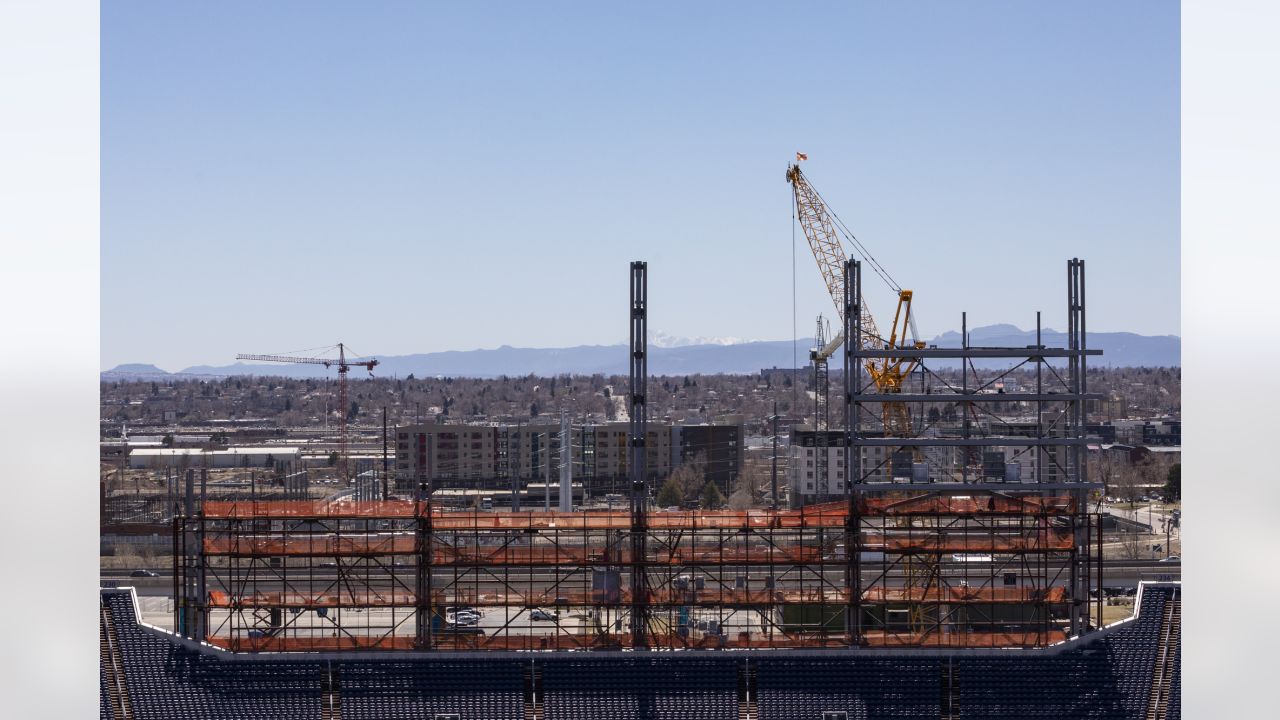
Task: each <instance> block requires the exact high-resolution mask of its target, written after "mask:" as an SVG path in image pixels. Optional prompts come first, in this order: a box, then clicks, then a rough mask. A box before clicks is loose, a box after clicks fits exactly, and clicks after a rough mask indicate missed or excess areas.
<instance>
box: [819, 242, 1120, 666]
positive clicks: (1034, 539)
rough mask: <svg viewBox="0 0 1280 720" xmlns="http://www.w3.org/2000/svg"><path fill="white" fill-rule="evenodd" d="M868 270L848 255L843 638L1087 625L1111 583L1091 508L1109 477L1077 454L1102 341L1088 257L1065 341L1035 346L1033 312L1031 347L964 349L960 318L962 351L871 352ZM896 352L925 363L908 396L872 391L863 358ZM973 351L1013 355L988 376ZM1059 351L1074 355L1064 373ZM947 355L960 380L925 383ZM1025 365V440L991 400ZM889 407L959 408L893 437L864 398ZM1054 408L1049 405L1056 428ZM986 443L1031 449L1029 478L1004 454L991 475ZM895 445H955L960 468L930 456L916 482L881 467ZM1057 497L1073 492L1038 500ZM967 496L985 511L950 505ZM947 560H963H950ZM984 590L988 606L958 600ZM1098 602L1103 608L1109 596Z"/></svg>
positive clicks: (925, 450) (1074, 274)
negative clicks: (1090, 307) (1008, 467)
mask: <svg viewBox="0 0 1280 720" xmlns="http://www.w3.org/2000/svg"><path fill="white" fill-rule="evenodd" d="M861 270H862V269H861V263H860V262H859V261H857V260H850V261H848V262H847V263H846V264H845V276H846V277H845V284H844V290H845V314H844V315H845V337H846V338H847V342H846V343H845V352H844V380H845V403H844V410H845V418H844V422H845V428H846V432H845V438H844V446H845V447H844V456H845V468H846V471H847V473H848V482H846V483H845V491H846V497H847V507H848V514H847V518H848V524H847V526H846V529H845V533H846V538H845V546H846V547H847V548H849V553H848V567H847V571H846V572H847V576H848V577H849V578H850V585H851V587H853V588H854V591H853V592H851V593H850V601H849V606H848V608H847V609H846V617H845V626H846V627H847V628H848V632H849V639H850V643H851V644H856V645H878V644H900V643H897V641H896V640H890V638H898V637H901V636H904V635H905V636H907V637H909V638H917V639H921V640H922V641H923V640H924V639H927V638H934V639H935V642H936V643H938V644H942V645H952V644H953V642H952V641H950V640H948V639H947V638H953V637H956V636H960V637H963V636H964V635H966V634H972V633H985V634H987V635H990V636H998V635H1000V634H1001V633H1012V634H1023V635H1024V636H1027V637H1034V638H1037V640H1036V641H1035V642H1034V643H1033V644H1043V643H1044V642H1048V641H1052V639H1053V638H1054V637H1056V636H1059V635H1061V634H1063V633H1065V634H1069V635H1073V636H1074V635H1079V634H1080V633H1082V632H1086V631H1088V630H1089V629H1091V627H1092V625H1091V623H1090V603H1091V602H1095V600H1094V599H1092V598H1091V594H1092V591H1093V589H1094V588H1099V587H1101V585H1102V580H1101V577H1102V554H1101V550H1100V544H1101V519H1100V515H1099V514H1097V513H1090V511H1089V500H1090V494H1091V492H1093V491H1095V490H1098V489H1101V485H1098V484H1096V483H1090V482H1089V481H1088V477H1087V471H1086V464H1085V456H1084V451H1085V449H1086V444H1087V443H1088V442H1089V441H1090V439H1089V438H1088V437H1087V436H1086V419H1087V418H1086V401H1087V400H1089V399H1097V397H1098V396H1093V395H1089V394H1088V392H1087V388H1086V383H1085V367H1086V358H1087V357H1088V356H1090V355H1099V354H1101V351H1098V350H1090V349H1088V348H1087V347H1086V335H1085V303H1084V263H1083V261H1081V260H1078V259H1072V260H1071V261H1069V262H1068V266H1067V281H1068V282H1067V287H1068V293H1067V316H1068V330H1067V338H1068V343H1067V347H1066V348H1047V347H1045V346H1044V345H1043V344H1042V343H1041V341H1040V328H1039V317H1038V316H1037V329H1036V335H1037V342H1036V344H1035V345H1034V346H1028V347H1023V348H994V347H984V348H975V347H970V345H969V342H968V333H967V328H965V332H964V333H963V338H964V339H963V343H962V346H961V347H960V348H944V349H939V348H913V349H893V350H889V349H883V346H882V347H881V349H877V347H876V345H875V343H864V342H863V340H864V338H865V330H864V328H863V326H862V321H861V318H862V314H863V313H862V308H861V307H860V305H861V297H862V272H861ZM900 358H908V359H911V360H913V361H915V362H917V363H918V370H919V373H918V375H917V376H913V382H912V383H909V384H908V386H907V387H905V388H903V391H902V392H900V393H892V394H884V393H881V392H878V391H877V390H876V388H875V386H874V384H873V383H871V382H869V381H868V378H867V374H866V372H865V368H864V366H865V365H866V364H867V363H868V362H869V361H870V362H875V361H879V362H884V361H888V360H893V359H900ZM979 358H981V359H1003V360H1007V361H1009V362H1010V364H1012V365H1013V368H1010V369H1005V370H996V371H991V372H990V373H989V375H990V377H983V373H982V372H980V371H979V369H978V366H977V364H975V363H974V360H975V359H979ZM1050 358H1053V359H1062V360H1065V363H1066V368H1065V370H1066V372H1065V377H1064V375H1063V374H1062V373H1060V372H1059V371H1058V369H1057V368H1055V367H1054V366H1053V365H1051V364H1050V363H1049V359H1050ZM954 360H959V361H960V366H961V382H960V386H959V387H956V386H955V385H954V383H951V382H946V381H945V380H944V381H942V383H941V384H942V388H941V389H940V391H939V390H938V389H935V388H934V387H932V385H931V384H930V382H929V381H930V379H931V378H934V379H937V378H938V376H937V375H936V374H935V373H933V372H931V363H933V362H935V361H954ZM1028 364H1030V365H1033V366H1034V369H1035V376H1036V390H1035V392H1034V393H1020V394H1019V395H1018V398H1019V399H1018V400H1017V402H1019V403H1026V404H1030V405H1034V410H1035V413H1036V416H1035V423H1034V431H1033V432H1031V433H1030V435H1029V436H1028V435H1026V434H1021V435H1018V434H1015V432H1012V431H1009V425H1010V424H1009V423H1008V422H1007V421H1006V420H1003V419H1002V418H1000V417H999V416H997V415H996V414H995V413H992V412H991V411H990V410H989V408H990V407H991V404H992V403H999V402H1008V401H1009V400H1008V399H1007V398H1006V396H1005V395H1004V394H1003V393H996V392H994V391H993V390H992V389H991V387H992V385H993V384H994V383H995V382H997V381H999V379H1000V378H1002V377H1004V376H1006V375H1008V374H1009V373H1011V372H1012V371H1013V369H1016V368H1020V367H1023V366H1026V365H1028ZM1046 377H1048V378H1049V379H1050V383H1049V386H1048V387H1046ZM971 381H972V382H971ZM888 402H893V403H899V404H902V405H903V406H905V407H908V408H915V409H917V410H918V411H919V414H920V417H922V418H923V417H924V416H925V409H926V408H929V407H932V408H940V407H950V408H953V409H958V410H959V412H960V418H961V419H960V420H959V422H956V423H952V426H951V427H939V426H937V424H933V425H930V424H922V426H920V427H918V429H915V430H913V431H912V433H911V437H895V436H894V435H893V433H892V432H891V429H890V428H886V427H885V426H884V424H883V421H881V422H879V423H878V424H877V422H876V419H877V418H881V417H882V414H881V413H879V412H875V411H874V410H871V409H868V406H873V407H874V406H878V405H882V404H884V403H888ZM1046 411H1049V412H1050V413H1051V414H1052V415H1053V416H1054V419H1053V420H1052V421H1051V422H1049V423H1047V424H1046V423H1045V417H1046ZM1002 425H1003V426H1004V427H1003V428H1002V427H1001V426H1002ZM1002 430H1004V432H1002ZM1095 442H1096V440H1095ZM989 447H997V448H1000V447H1021V448H1024V449H1023V450H1020V451H1019V453H1018V455H1019V456H1022V455H1025V454H1030V455H1031V457H1032V458H1033V460H1034V463H1033V466H1032V467H1033V468H1034V475H1033V476H1032V478H1029V479H1026V480H1024V479H1023V478H1022V477H1021V475H1020V473H1017V476H1016V477H1010V476H1007V475H1005V474H1004V472H1003V471H1004V462H1003V460H1002V461H1001V462H1000V468H1001V476H1000V477H995V478H990V477H988V473H987V472H984V471H983V469H982V467H981V466H980V465H978V463H977V461H976V453H977V452H978V451H979V450H980V449H981V448H989ZM873 448H877V449H881V450H883V451H884V459H882V460H881V461H880V462H879V463H878V464H875V465H874V466H871V467H868V466H869V465H871V463H870V462H869V460H868V456H869V452H868V451H869V450H870V449H873ZM894 449H907V450H910V451H911V452H912V454H913V456H914V458H915V459H916V460H921V459H925V460H927V458H928V457H929V456H930V450H933V456H934V457H937V455H938V454H939V451H942V454H943V456H944V457H945V451H946V449H952V450H959V451H961V452H962V453H963V455H962V459H961V460H960V461H959V462H958V463H955V464H954V465H947V464H945V463H942V464H939V463H930V462H925V463H923V464H924V469H925V473H924V474H925V475H926V476H927V477H926V478H919V477H917V476H916V470H915V467H914V466H913V468H912V472H911V473H910V474H909V475H910V476H909V477H896V476H895V473H893V472H891V471H890V472H886V471H885V469H884V465H885V464H886V463H888V462H889V461H888V458H889V456H890V454H891V453H892V451H893V450H894ZM913 465H914V464H913ZM1020 467H1021V465H1020V464H1019V468H1020ZM921 480H923V482H921ZM1050 493H1052V494H1053V495H1050ZM1059 496H1061V497H1064V498H1065V499H1066V502H1062V503H1046V502H1043V500H1044V499H1045V498H1046V497H1059ZM960 498H965V499H975V498H976V499H977V500H978V506H977V507H976V508H968V507H966V509H965V511H964V512H960V513H957V512H955V511H954V510H953V509H952V508H951V501H952V500H954V499H960ZM998 508H1003V509H998ZM1010 510H1012V511H1010ZM913 538H924V539H925V542H924V543H917V542H915V541H914V540H913ZM1095 540H1096V542H1097V543H1098V547H1096V548H1095V545H1094V542H1095ZM948 556H950V557H949V558H948ZM948 559H950V561H951V562H952V564H953V565H954V564H956V563H959V564H960V567H962V568H963V571H962V572H957V571H956V569H955V568H954V567H953V568H952V569H951V570H950V571H946V565H947V561H948ZM890 568H903V573H904V575H905V577H906V578H907V583H906V592H905V593H902V594H898V595H895V593H894V588H892V587H890V586H889V585H887V584H886V583H885V582H884V578H886V577H888V573H887V571H888V570H889V569H890ZM979 568H981V569H980V570H979ZM1095 571H1096V574H1095ZM975 591H977V593H976V594H975ZM981 594H986V595H987V599H988V602H985V603H984V602H982V601H978V602H972V603H968V602H967V603H957V602H956V599H957V598H970V597H976V595H981ZM995 598H1004V600H1003V601H1000V600H996V599H995ZM1000 602H1009V603H1010V604H1009V605H1008V606H1004V607H1002V606H1001V605H999V604H998V603H1000ZM1096 602H1097V603H1098V606H1097V607H1096V613H1097V616H1098V617H1101V597H1100V595H1099V597H1098V598H1096ZM920 644H929V643H928V642H927V641H924V642H921V643H920ZM959 644H966V643H964V642H963V641H961V642H960V643H959Z"/></svg>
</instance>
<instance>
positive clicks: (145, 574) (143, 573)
mask: <svg viewBox="0 0 1280 720" xmlns="http://www.w3.org/2000/svg"><path fill="white" fill-rule="evenodd" d="M129 577H160V573H158V572H154V571H151V570H144V569H139V570H134V571H133V572H131V573H129Z"/></svg>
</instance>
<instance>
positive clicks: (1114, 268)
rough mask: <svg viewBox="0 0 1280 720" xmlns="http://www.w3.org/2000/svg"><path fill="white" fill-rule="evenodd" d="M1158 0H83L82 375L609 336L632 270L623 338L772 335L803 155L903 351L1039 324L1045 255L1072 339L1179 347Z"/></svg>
mask: <svg viewBox="0 0 1280 720" xmlns="http://www.w3.org/2000/svg"><path fill="white" fill-rule="evenodd" d="M605 5H608V7H605ZM1178 13H1179V8H1178V4H1177V3H1175V2H1154V1H1148V2H1123V3H1116V2H1101V1H1099V2H1073V3H1029V2H1012V1H1010V2H964V3H960V2H932V3H929V2H920V3H836V2H831V3H811V2H802V3H781V2H777V3H744V2H719V3H713V2H700V3H687V2H667V3H608V4H606V3H584V2H564V3H554V2H538V3H524V2H483V3H449V4H445V3H419V2H369V3H350V2H273V3H259V2H239V3H225V2H224V3H182V4H172V3H165V2H121V1H119V0H116V1H109V2H106V3H104V4H103V8H102V358H101V364H102V367H103V368H110V367H113V366H115V365H117V364H119V363H123V362H152V363H155V364H157V365H159V366H160V367H162V368H164V369H166V370H171V371H175V370H180V369H182V368H184V367H186V366H189V365H193V364H200V363H210V364H224V363H229V362H232V361H233V360H234V356H235V354H236V353H237V352H277V351H285V350H291V349H296V348H307V347H316V346H322V345H331V344H335V343H336V342H338V341H339V340H342V341H345V342H346V343H348V344H349V345H350V346H351V347H353V348H355V349H356V350H357V351H359V352H362V353H365V354H383V355H399V354H408V353H414V352H433V351H440V350H469V349H474V348H481V347H485V348H490V347H497V346H499V345H514V346H522V347H559V346H568V345H577V344H612V343H617V342H620V341H625V338H626V335H627V325H626V322H627V321H626V312H627V307H626V306H627V273H628V267H627V263H628V261H630V260H635V259H642V260H647V261H648V262H649V275H650V277H649V292H650V308H651V309H650V321H649V322H650V328H651V330H654V331H662V332H665V333H668V334H671V335H675V336H709V337H723V336H732V337H741V338H752V339H788V338H790V337H791V336H792V322H793V308H792V277H793V275H792V257H793V247H792V233H793V223H792V219H791V203H792V200H791V191H790V188H789V187H788V185H787V183H786V181H785V178H784V172H785V169H786V165H787V162H788V161H789V160H790V159H791V158H792V157H794V153H795V151H797V150H799V151H803V152H805V153H807V154H808V155H809V160H808V161H807V162H806V163H805V172H806V174H807V175H808V176H809V178H810V180H811V181H812V182H813V184H814V185H815V187H817V189H818V190H819V191H820V192H821V193H822V194H823V196H824V197H825V198H826V199H827V201H828V202H829V203H830V204H831V206H832V208H833V209H834V210H835V211H836V212H837V213H838V214H839V215H840V216H841V218H842V219H843V220H844V221H845V223H846V224H848V225H849V226H850V228H851V229H852V230H853V231H854V233H856V234H857V235H858V237H859V238H860V239H861V240H862V242H863V243H864V244H865V245H866V246H867V247H868V248H869V249H870V250H871V252H872V253H874V255H875V256H876V258H877V259H878V260H880V262H881V263H883V264H884V265H885V266H886V267H888V268H889V270H890V271H891V272H892V273H893V274H894V276H895V277H896V279H897V280H898V281H899V282H901V283H902V284H903V286H905V287H909V288H912V289H914V290H915V291H916V314H917V318H918V321H919V325H920V331H921V335H923V336H925V337H932V336H933V335H935V334H937V333H940V332H943V331H946V330H951V329H958V327H959V324H960V311H961V310H967V311H968V313H969V323H970V326H971V327H973V326H979V325H987V324H992V323H997V322H1008V323H1013V324H1015V325H1019V326H1021V327H1023V328H1026V327H1030V326H1032V325H1033V324H1034V319H1035V311H1036V310H1042V311H1043V312H1044V322H1045V325H1046V326H1048V327H1055V328H1059V329H1064V328H1065V295H1066V286H1065V278H1066V261H1067V259H1069V258H1071V257H1073V256H1074V257H1081V258H1084V259H1085V260H1086V261H1087V270H1088V276H1087V279H1088V296H1087V297H1088V301H1089V329H1090V330H1092V331H1118V330H1128V331H1134V332H1139V333H1144V334H1179V100H1180V98H1179V15H1178ZM795 232H796V242H797V247H796V249H795V263H796V264H795V278H796V285H797V288H796V316H797V317H798V324H799V334H800V336H801V337H805V336H808V335H810V334H811V332H812V330H811V328H812V324H813V317H814V316H815V315H816V314H817V313H819V312H822V313H825V314H827V315H831V314H833V313H834V307H833V306H832V304H831V302H830V300H829V299H828V298H827V296H826V294H825V290H824V288H823V286H822V284H821V281H820V278H819V275H818V271H817V268H816V266H815V264H814V261H813V259H812V257H811V256H810V255H809V253H808V250H807V247H806V245H805V244H804V239H803V236H802V235H801V234H800V233H799V230H798V229H796V231H795ZM868 304H869V305H870V307H871V308H872V310H873V311H875V312H876V313H877V314H878V315H881V316H883V315H885V314H887V313H892V301H891V297H890V295H889V294H888V292H887V290H883V289H882V288H877V292H876V293H875V294H870V295H868Z"/></svg>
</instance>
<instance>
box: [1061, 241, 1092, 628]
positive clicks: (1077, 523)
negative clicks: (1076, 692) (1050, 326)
mask: <svg viewBox="0 0 1280 720" xmlns="http://www.w3.org/2000/svg"><path fill="white" fill-rule="evenodd" d="M1079 266H1080V261H1079V260H1078V259H1076V258H1072V259H1071V260H1070V261H1068V262H1067V348H1068V349H1069V350H1070V351H1071V353H1070V355H1069V357H1068V358H1067V382H1068V386H1069V390H1068V392H1070V393H1072V394H1073V395H1075V396H1076V399H1075V401H1073V402H1071V403H1068V405H1067V408H1066V412H1065V415H1066V417H1065V418H1064V424H1065V425H1066V428H1065V430H1066V432H1065V433H1064V436H1065V437H1067V438H1071V440H1072V441H1074V442H1075V443H1076V444H1073V445H1071V446H1069V447H1067V448H1064V449H1065V450H1066V452H1065V455H1066V456H1067V461H1066V462H1065V463H1064V464H1065V465H1066V468H1067V473H1068V477H1067V482H1080V480H1081V471H1080V464H1081V462H1080V459H1081V451H1082V450H1083V448H1082V446H1081V445H1079V444H1078V443H1079V442H1080V441H1081V440H1082V439H1083V437H1084V433H1083V432H1082V429H1081V427H1080V419H1081V416H1080V405H1081V402H1082V401H1081V400H1080V351H1081V347H1080V272H1079ZM1071 496H1072V499H1073V500H1074V501H1075V505H1076V507H1075V513H1074V516H1073V517H1072V519H1071V526H1072V530H1073V533H1072V546H1071V634H1072V635H1079V634H1081V633H1082V632H1084V629H1085V627H1086V626H1087V624H1088V612H1089V597H1088V593H1089V572H1088V557H1089V552H1090V549H1091V548H1090V547H1089V538H1088V533H1087V532H1086V529H1085V527H1084V525H1085V522H1086V518H1087V517H1088V500H1089V496H1088V491H1087V490H1084V489H1080V490H1076V491H1074V492H1072V493H1071Z"/></svg>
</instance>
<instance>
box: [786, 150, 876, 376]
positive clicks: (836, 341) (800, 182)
mask: <svg viewBox="0 0 1280 720" xmlns="http://www.w3.org/2000/svg"><path fill="white" fill-rule="evenodd" d="M787 180H788V181H789V182H790V183H791V186H792V188H794V189H795V196H796V217H797V218H798V219H799V220H800V227H801V228H803V229H804V236H805V239H806V240H807V241H808V242H809V250H810V251H812V252H813V257H814V259H815V260H817V261H818V272H820V273H822V282H823V283H824V284H826V286H827V292H828V293H829V294H830V295H831V302H832V303H834V304H835V307H836V317H838V318H843V317H844V262H845V260H846V259H848V256H847V255H846V254H845V251H844V245H843V244H841V242H840V236H839V234H837V233H836V227H835V223H834V222H833V221H832V219H831V215H830V214H829V213H828V212H827V207H826V204H825V203H823V202H822V198H821V197H820V196H819V195H818V192H817V191H816V190H814V189H813V186H812V185H810V184H809V181H808V180H806V179H805V177H804V173H802V172H800V166H799V165H792V166H791V167H789V168H787ZM860 300H861V303H860V305H861V307H862V329H863V337H864V345H866V344H867V343H870V342H874V341H876V340H879V341H881V342H883V338H881V337H880V330H879V329H878V328H877V327H876V321H875V318H874V317H872V315H871V310H870V309H869V308H868V307H867V301H866V299H865V298H860ZM841 325H842V326H843V323H841ZM843 343H844V331H843V330H841V331H840V332H838V333H836V335H835V337H834V338H832V339H831V341H830V342H828V343H827V344H826V345H825V346H824V347H823V348H822V350H821V351H820V354H821V356H822V358H823V359H826V358H829V357H831V356H832V355H834V354H835V352H836V350H838V349H839V348H840V345H841V344H843Z"/></svg>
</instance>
